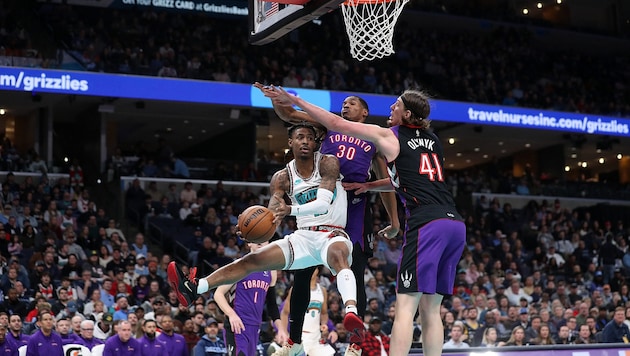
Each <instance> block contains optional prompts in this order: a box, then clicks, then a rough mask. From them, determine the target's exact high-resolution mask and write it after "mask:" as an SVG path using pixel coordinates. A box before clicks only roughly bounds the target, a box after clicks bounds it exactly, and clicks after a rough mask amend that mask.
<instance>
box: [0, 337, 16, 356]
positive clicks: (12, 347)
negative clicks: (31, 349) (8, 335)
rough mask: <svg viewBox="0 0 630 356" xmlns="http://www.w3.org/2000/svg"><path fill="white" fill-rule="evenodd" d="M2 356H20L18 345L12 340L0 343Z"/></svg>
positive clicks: (0, 354)
mask: <svg viewBox="0 0 630 356" xmlns="http://www.w3.org/2000/svg"><path fill="white" fill-rule="evenodd" d="M0 356H18V345H17V344H15V342H14V341H13V340H12V339H11V340H10V339H4V341H3V342H2V343H0Z"/></svg>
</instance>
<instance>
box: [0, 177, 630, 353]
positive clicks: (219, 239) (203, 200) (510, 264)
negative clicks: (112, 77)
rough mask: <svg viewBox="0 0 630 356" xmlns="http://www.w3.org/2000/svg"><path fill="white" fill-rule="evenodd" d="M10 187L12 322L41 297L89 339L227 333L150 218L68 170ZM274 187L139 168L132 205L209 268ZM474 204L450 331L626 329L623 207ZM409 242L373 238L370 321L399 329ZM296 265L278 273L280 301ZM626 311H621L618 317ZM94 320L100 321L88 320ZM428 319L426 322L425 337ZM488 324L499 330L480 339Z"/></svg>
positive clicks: (334, 313) (584, 333) (470, 338)
mask: <svg viewBox="0 0 630 356" xmlns="http://www.w3.org/2000/svg"><path fill="white" fill-rule="evenodd" d="M2 187H3V190H2V198H3V200H2V205H1V207H0V209H1V210H2V212H1V214H0V221H1V222H2V223H3V224H2V225H0V228H1V229H2V230H3V231H4V233H5V236H6V237H5V238H4V239H0V254H1V255H2V262H3V263H2V269H1V271H2V276H1V277H0V288H1V292H2V296H3V302H2V303H0V322H2V317H3V315H4V314H3V313H6V317H7V324H8V325H9V329H10V332H11V333H13V335H14V336H19V335H20V332H21V333H23V335H28V334H32V333H33V332H35V331H36V330H38V324H37V323H35V321H36V320H37V314H38V310H42V309H51V310H52V312H53V313H54V316H55V319H56V322H57V324H56V330H57V332H59V333H62V336H63V337H64V339H68V338H71V339H72V342H77V340H78V341H79V342H80V340H79V339H77V338H76V336H77V335H78V337H80V338H82V339H84V340H85V339H87V340H92V338H96V339H99V340H104V339H106V338H107V337H109V336H111V335H112V332H113V330H115V327H116V325H117V324H118V323H119V320H125V319H126V320H129V321H130V322H131V324H132V328H133V330H134V335H135V336H136V337H140V336H142V335H143V333H142V329H141V325H142V324H143V321H144V320H148V319H153V320H156V322H157V323H156V324H157V327H158V333H160V332H166V333H167V334H169V335H170V334H172V332H174V333H175V334H177V335H180V334H181V335H183V337H184V338H185V340H186V342H187V345H188V347H189V350H192V349H193V348H194V346H195V345H197V343H198V342H199V340H201V338H203V337H206V338H208V337H214V336H215V335H216V334H217V333H219V335H220V333H221V328H222V322H223V320H224V316H223V315H222V313H221V311H220V310H219V309H218V308H217V306H216V304H215V303H214V301H213V299H212V295H209V296H204V297H203V298H200V299H199V300H198V301H197V302H196V303H195V305H193V306H191V308H183V307H181V306H180V305H179V303H178V301H177V298H176V296H175V294H174V293H173V292H172V291H171V290H170V288H169V287H168V284H167V283H166V282H165V278H166V275H165V267H166V265H167V264H168V262H169V261H170V260H171V256H170V255H169V254H159V255H154V254H153V251H156V249H155V248H152V247H151V245H150V244H149V242H148V240H149V239H147V238H145V235H144V234H143V232H138V233H133V234H131V233H130V231H127V230H125V231H123V230H122V229H121V228H120V226H119V224H118V222H117V221H116V220H114V219H111V218H109V217H108V214H107V212H105V211H104V209H102V208H100V207H97V206H96V204H95V202H94V201H92V200H91V199H90V195H89V192H88V190H87V189H85V188H83V187H81V186H80V185H79V184H78V183H76V182H71V181H70V180H69V179H66V178H61V179H59V180H58V181H55V182H49V181H48V180H46V179H41V180H37V179H35V180H34V179H25V180H24V181H16V179H15V176H13V175H11V174H10V175H8V176H7V178H6V180H5V181H4V182H3V185H2ZM268 199H269V195H268V194H267V193H266V191H264V190H263V191H260V192H253V191H251V190H249V189H247V188H239V189H232V190H230V191H226V190H225V189H224V188H223V186H222V184H221V183H219V184H217V185H213V186H208V185H205V186H193V184H192V183H186V184H183V185H179V186H178V185H176V184H172V185H171V186H169V189H168V190H166V191H160V190H157V189H156V188H155V186H154V185H152V184H148V186H147V187H146V189H145V188H142V187H141V186H140V184H139V181H137V180H136V181H135V182H133V183H132V184H131V185H130V187H129V188H128V189H127V192H126V201H127V209H130V208H136V209H139V208H140V207H142V206H143V205H145V206H146V207H147V209H146V210H144V213H142V214H140V215H139V217H141V219H140V220H139V221H138V222H139V224H138V227H139V229H140V231H144V232H145V233H149V234H150V232H149V231H150V229H145V225H144V224H145V223H147V224H154V223H157V222H158V221H161V222H162V223H165V224H167V225H175V224H180V225H182V226H187V227H189V228H190V230H188V231H190V234H191V235H190V244H189V245H188V246H190V251H189V254H188V255H187V256H184V257H186V258H187V259H188V260H187V262H188V263H189V264H190V265H197V266H199V268H200V269H201V271H200V272H199V273H200V274H205V273H209V272H211V271H212V270H214V269H216V268H217V267H220V266H223V265H225V264H227V263H229V262H231V261H232V260H233V259H235V258H238V257H240V256H242V255H243V254H245V253H247V252H248V251H247V245H246V244H244V243H243V241H242V240H240V239H239V238H238V236H237V235H236V229H235V225H236V222H237V216H238V214H239V213H240V212H241V211H243V210H244V209H245V208H247V207H248V206H250V205H253V204H266V203H267V202H268ZM134 203H137V205H134ZM373 207H374V210H375V214H374V228H375V229H380V228H382V227H384V225H385V224H387V222H386V221H384V220H383V218H384V217H385V216H386V213H385V212H384V211H383V210H384V209H383V207H382V204H381V203H380V201H379V198H378V196H377V195H375V196H374V199H373ZM465 216H466V224H467V229H468V238H467V241H468V249H466V250H465V252H464V254H463V256H462V259H461V262H460V264H459V268H460V269H459V271H458V275H457V282H456V284H455V286H454V289H453V296H452V297H451V298H448V299H446V300H445V302H444V304H443V318H444V319H443V320H444V323H445V326H446V331H445V337H446V339H445V340H448V342H449V343H450V344H455V345H460V346H461V345H463V344H464V343H466V344H467V345H469V346H480V345H482V344H483V345H497V346H500V345H503V344H505V345H521V344H522V345H526V344H530V345H532V344H549V343H565V344H571V343H583V342H587V341H588V342H589V343H590V342H617V341H620V340H623V339H617V338H615V337H616V335H618V334H619V332H621V333H622V334H623V332H625V331H626V330H627V329H624V328H623V327H622V326H616V325H622V324H624V323H630V308H628V307H629V306H630V288H629V284H628V282H627V278H628V275H629V274H628V267H629V265H628V264H624V263H623V261H624V259H627V257H628V256H630V254H629V253H628V252H629V251H628V236H629V231H628V227H626V226H625V225H624V222H623V221H618V222H612V223H611V222H608V221H599V220H595V219H593V218H592V217H591V215H590V214H588V213H584V214H582V213H579V212H578V211H568V210H567V209H564V208H563V207H562V204H561V201H556V202H554V203H553V204H551V205H536V204H532V205H530V206H528V207H527V208H526V209H520V208H515V209H511V207H510V206H509V204H504V205H502V204H501V203H500V202H499V201H491V202H489V201H486V200H484V199H480V200H479V202H478V204H477V206H476V207H475V210H474V211H472V212H470V213H466V214H465ZM295 228H296V227H295V221H294V220H292V219H287V220H286V221H284V222H283V224H282V225H281V226H280V227H279V228H278V231H277V233H278V236H282V235H284V234H287V233H290V232H291V231H293V230H295ZM175 239H176V240H185V239H186V236H179V235H178V236H175ZM158 247H164V246H158ZM400 251H401V240H381V239H379V240H377V242H376V244H375V251H374V257H373V258H371V259H370V260H369V263H368V268H367V269H366V271H365V274H364V276H363V278H365V280H366V286H367V287H366V294H367V295H368V299H369V301H368V310H366V317H365V320H366V327H369V329H370V332H371V333H377V334H378V333H382V334H383V335H388V333H390V332H391V324H392V317H393V308H394V307H395V302H396V298H395V293H394V288H393V287H394V286H393V283H394V281H395V279H396V278H395V275H396V268H395V265H396V261H397V258H398V256H399V254H400ZM206 262H207V263H206ZM291 277H292V276H291V274H290V273H280V275H279V280H278V284H277V286H276V291H277V293H278V295H277V298H278V301H279V302H280V304H279V305H281V303H282V302H283V298H284V297H285V294H286V291H287V289H288V288H289V287H290V285H291ZM320 283H321V284H322V285H324V286H325V287H326V288H327V289H328V290H329V300H328V310H329V316H330V322H329V325H328V327H329V330H335V331H337V333H338V334H339V335H340V339H339V340H338V341H337V342H336V343H335V345H333V346H334V347H335V348H336V349H338V350H340V352H343V350H344V348H345V347H346V346H347V345H346V344H345V341H346V340H345V339H344V337H345V331H344V330H343V328H342V325H341V323H340V322H341V317H342V315H341V313H342V312H341V310H340V308H339V303H340V296H339V293H338V291H337V289H336V285H335V280H334V278H332V277H331V276H330V274H324V275H323V276H322V277H320ZM619 311H621V313H622V314H623V318H622V319H623V320H621V321H616V320H617V319H618V318H619V317H618V316H617V314H619ZM375 316H377V317H378V319H380V320H381V322H380V323H379V322H378V320H377V319H375V318H374V317H375ZM86 320H88V321H91V323H90V322H88V323H86V324H84V323H82V321H86ZM171 320H173V321H174V323H171V322H170V321H171ZM66 323H67V324H66ZM83 325H84V326H85V327H84V328H82V326H83ZM263 325H264V328H263V330H264V332H263V333H262V337H261V345H262V343H263V342H273V337H274V332H273V328H271V327H270V325H269V324H263ZM582 325H587V326H588V330H587V328H585V327H583V326H582ZM609 325H612V326H609ZM624 325H625V324H624ZM68 326H69V327H68ZM607 328H608V329H613V328H615V330H614V332H613V331H607V330H608V329H607ZM83 329H94V331H93V332H94V334H93V336H92V335H89V334H87V333H88V332H89V331H92V330H83ZM617 329H619V330H620V331H619V330H617ZM421 330H422V326H421V325H417V326H416V332H415V335H416V337H415V340H416V341H417V342H419V341H420V336H421V332H422V331H421ZM491 330H494V333H495V335H496V337H495V338H494V339H492V337H490V339H487V338H486V339H484V337H485V336H487V335H486V331H488V334H492V332H491ZM521 332H522V333H523V335H521ZM68 335H75V336H68ZM619 335H621V334H619ZM626 336H627V335H626ZM543 339H544V340H543ZM68 340H70V339H68ZM484 340H485V341H484ZM68 342H71V341H68ZM94 342H96V341H94Z"/></svg>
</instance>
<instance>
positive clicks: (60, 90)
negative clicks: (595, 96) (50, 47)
mask: <svg viewBox="0 0 630 356" xmlns="http://www.w3.org/2000/svg"><path fill="white" fill-rule="evenodd" d="M0 90H18V91H28V92H39V93H57V94H77V95H91V96H107V97H120V98H132V99H145V100H163V101H175V102H178V101H179V102H192V103H206V104H214V105H230V106H243V107H256V108H271V107H272V106H271V102H270V100H269V99H267V98H265V97H264V96H263V95H262V93H261V92H260V91H259V90H258V89H256V88H254V87H253V86H252V85H248V84H237V83H224V82H211V81H201V80H190V79H176V78H159V77H146V76H133V75H120V74H104V73H92V72H73V71H58V70H49V69H26V68H14V67H0ZM287 90H288V91H289V92H291V93H293V94H295V95H299V96H300V97H302V98H304V99H305V100H307V101H309V102H312V103H314V104H315V105H318V106H320V107H322V108H324V109H326V110H329V111H332V112H337V113H338V112H340V111H341V106H342V103H343V100H344V99H345V98H346V97H347V96H349V95H360V96H361V97H362V98H363V99H365V100H366V101H367V102H368V103H369V105H370V115H372V116H383V117H388V116H389V113H390V106H391V105H392V103H394V101H395V100H396V97H395V96H391V95H377V94H367V93H360V94H357V93H350V92H334V91H327V90H314V89H304V88H287ZM431 106H432V107H431V115H430V118H431V119H433V120H440V121H449V122H459V123H464V124H475V125H499V126H506V127H514V128H532V129H542V130H557V131H563V132H575V133H584V134H599V135H613V136H625V137H630V120H629V119H622V118H616V117H610V116H608V117H606V116H600V115H592V114H579V113H567V112H557V111H550V110H538V109H527V108H520V107H512V106H497V105H486V104H476V103H462V102H453V101H445V100H432V101H431Z"/></svg>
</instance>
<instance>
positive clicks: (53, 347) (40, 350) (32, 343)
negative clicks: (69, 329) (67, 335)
mask: <svg viewBox="0 0 630 356" xmlns="http://www.w3.org/2000/svg"><path fill="white" fill-rule="evenodd" d="M40 355H46V356H63V345H62V344H61V336H59V334H57V333H56V332H54V331H53V332H52V333H51V334H50V336H46V335H44V334H43V333H42V331H41V330H37V331H36V332H35V334H33V335H31V337H30V338H29V339H28V343H27V344H26V356H40Z"/></svg>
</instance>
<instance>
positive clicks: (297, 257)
mask: <svg viewBox="0 0 630 356" xmlns="http://www.w3.org/2000/svg"><path fill="white" fill-rule="evenodd" d="M335 242H343V243H345V244H346V246H347V247H348V264H349V265H351V264H352V242H351V241H350V238H348V234H346V233H345V232H344V231H343V230H335V231H332V232H331V231H309V230H296V231H295V232H294V233H292V234H290V235H287V236H285V237H284V239H282V240H278V241H276V244H277V245H278V246H280V248H281V249H282V253H283V254H284V260H285V265H284V268H283V270H297V269H303V268H306V267H311V266H319V265H324V266H326V267H327V268H328V269H330V271H331V272H332V273H333V275H337V272H339V271H335V270H334V269H333V268H332V267H330V266H329V265H328V258H327V257H326V256H328V248H330V246H331V245H332V244H333V243H335Z"/></svg>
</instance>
